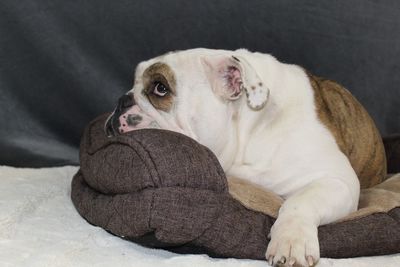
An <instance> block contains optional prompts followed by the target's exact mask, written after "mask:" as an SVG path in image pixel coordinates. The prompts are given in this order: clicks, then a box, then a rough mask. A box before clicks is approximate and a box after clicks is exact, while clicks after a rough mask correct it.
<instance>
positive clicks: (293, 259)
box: [288, 257, 296, 266]
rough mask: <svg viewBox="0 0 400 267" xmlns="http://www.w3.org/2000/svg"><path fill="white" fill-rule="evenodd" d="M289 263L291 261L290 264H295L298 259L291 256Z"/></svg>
mask: <svg viewBox="0 0 400 267" xmlns="http://www.w3.org/2000/svg"><path fill="white" fill-rule="evenodd" d="M288 263H289V266H293V265H294V264H295V263H296V259H295V258H293V257H290V258H289V261H288Z"/></svg>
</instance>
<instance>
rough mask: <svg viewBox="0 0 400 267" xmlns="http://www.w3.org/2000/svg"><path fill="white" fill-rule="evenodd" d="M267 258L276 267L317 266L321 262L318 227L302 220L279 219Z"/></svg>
mask: <svg viewBox="0 0 400 267" xmlns="http://www.w3.org/2000/svg"><path fill="white" fill-rule="evenodd" d="M265 256H266V258H267V260H268V262H269V264H270V265H274V266H315V264H316V263H317V262H318V260H319V243H318V229H317V227H316V226H315V225H314V224H312V223H307V222H306V221H304V220H302V219H300V218H298V219H296V218H289V219H287V218H286V219H284V218H282V219H281V218H279V217H278V219H277V220H276V222H275V224H274V225H273V227H272V229H271V240H270V242H269V244H268V248H267V252H266V255H265Z"/></svg>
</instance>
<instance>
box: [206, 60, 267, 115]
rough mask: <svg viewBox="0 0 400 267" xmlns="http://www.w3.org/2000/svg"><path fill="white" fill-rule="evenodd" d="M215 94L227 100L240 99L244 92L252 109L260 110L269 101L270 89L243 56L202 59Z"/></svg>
mask: <svg viewBox="0 0 400 267" xmlns="http://www.w3.org/2000/svg"><path fill="white" fill-rule="evenodd" d="M201 61H202V64H203V66H204V70H205V72H206V75H207V78H208V80H209V82H210V84H211V87H212V88H213V90H214V92H215V93H216V94H217V95H219V96H221V97H223V98H224V99H227V100H236V99H238V98H239V97H240V96H241V95H242V93H243V91H244V92H245V94H246V96H247V104H248V106H249V107H250V108H251V109H254V110H260V109H262V108H263V107H264V106H265V104H266V103H267V101H268V97H269V89H268V87H267V86H266V85H265V84H264V83H263V82H262V81H261V79H260V77H259V76H258V74H257V72H256V71H255V70H254V68H253V67H252V66H251V65H250V64H249V62H248V61H247V60H246V59H245V58H243V57H241V56H213V57H211V56H210V57H203V58H202V59H201Z"/></svg>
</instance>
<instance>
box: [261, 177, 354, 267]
mask: <svg viewBox="0 0 400 267" xmlns="http://www.w3.org/2000/svg"><path fill="white" fill-rule="evenodd" d="M355 186H356V185H355ZM355 186H350V187H349V184H348V183H345V182H344V181H343V179H334V178H333V179H317V180H314V181H313V182H311V183H310V184H308V185H307V186H305V187H304V188H303V189H302V190H300V191H298V192H297V193H295V194H294V195H292V196H291V197H289V198H288V199H287V200H286V201H285V202H284V204H283V205H282V207H281V209H280V211H279V215H278V219H277V220H276V222H275V224H274V225H273V227H272V229H271V240H270V243H269V245H268V248H267V252H266V258H267V260H268V261H269V263H270V264H274V265H276V266H293V265H296V266H298V265H302V266H314V265H315V264H316V263H317V262H318V260H319V257H320V254H319V243H318V226H319V225H321V224H327V223H330V222H333V221H335V220H337V219H339V218H341V217H344V216H345V215H347V214H348V213H350V212H351V211H353V210H355V209H356V207H357V206H356V204H355V203H357V200H358V199H354V198H358V194H357V191H356V190H355V191H354V190H353V191H352V189H354V187H355Z"/></svg>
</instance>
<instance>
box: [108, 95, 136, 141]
mask: <svg viewBox="0 0 400 267" xmlns="http://www.w3.org/2000/svg"><path fill="white" fill-rule="evenodd" d="M133 105H135V100H134V98H133V94H132V93H129V94H126V95H123V96H121V97H120V98H119V99H118V104H117V107H116V108H115V110H114V113H113V114H112V115H111V116H110V117H109V118H108V120H107V121H106V124H105V132H106V134H107V136H116V135H118V134H119V131H118V129H119V127H120V126H121V125H120V122H119V117H120V116H121V115H122V114H124V113H125V112H126V111H127V110H128V109H129V108H131V107H132V106H133Z"/></svg>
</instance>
